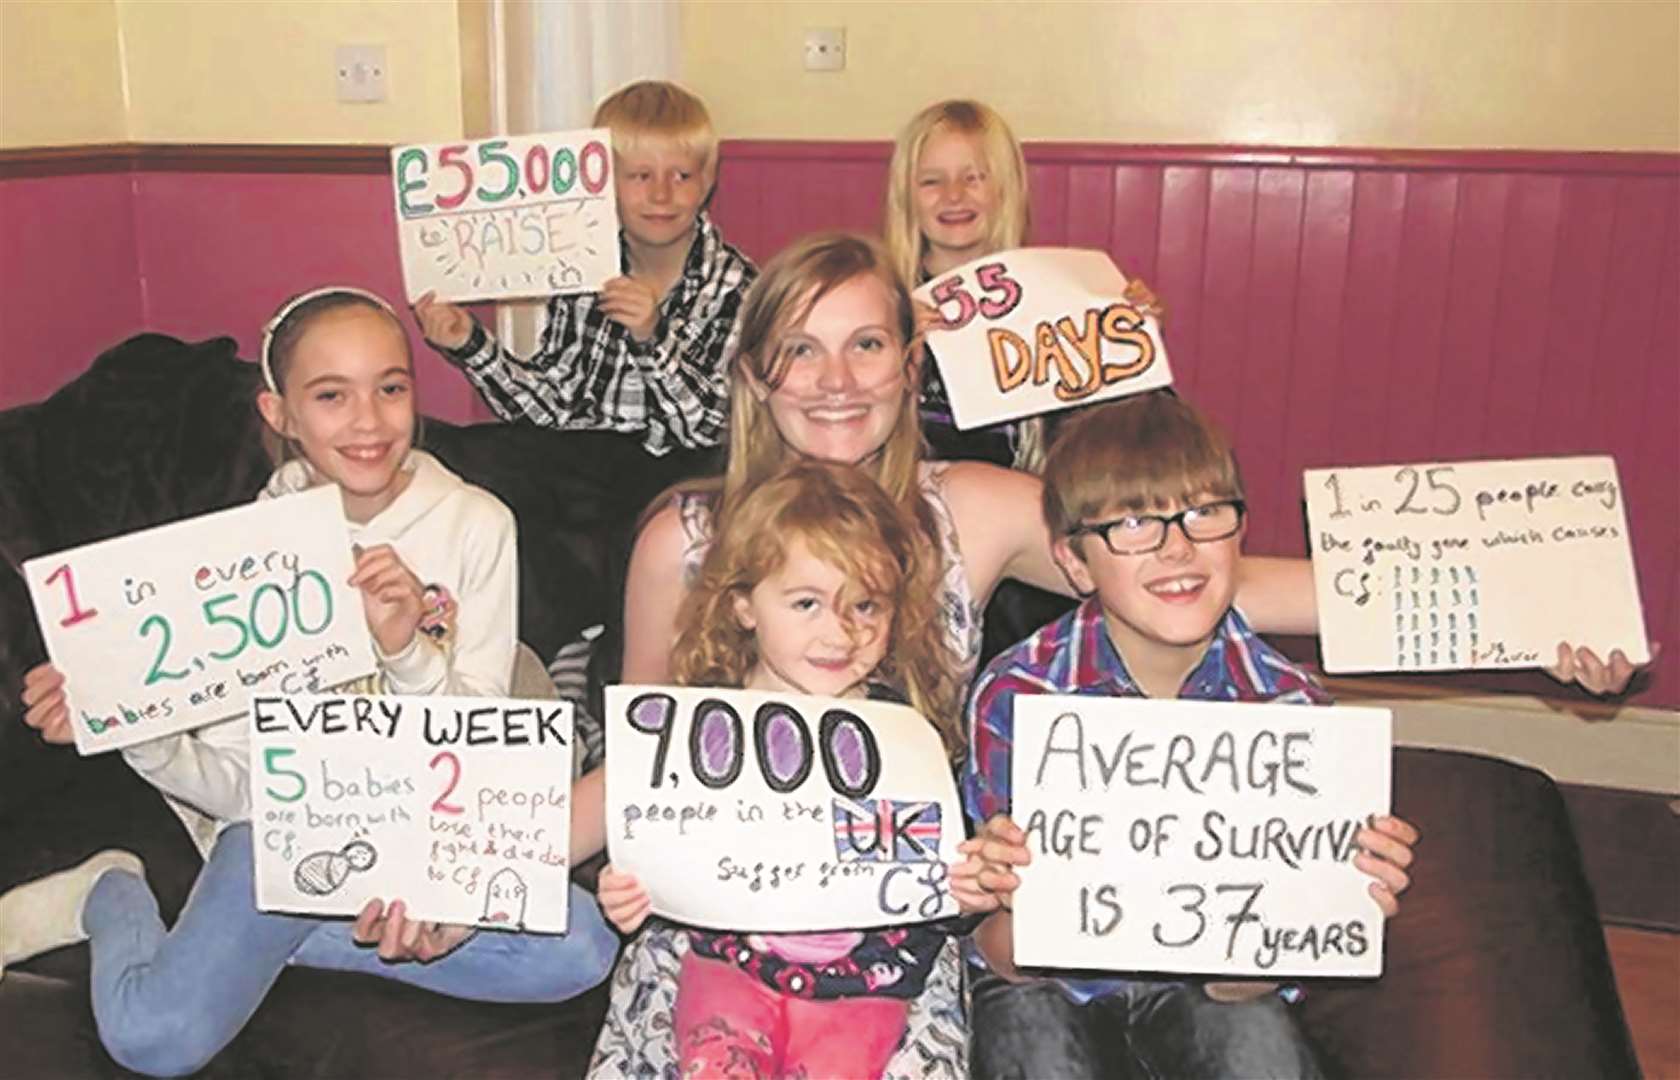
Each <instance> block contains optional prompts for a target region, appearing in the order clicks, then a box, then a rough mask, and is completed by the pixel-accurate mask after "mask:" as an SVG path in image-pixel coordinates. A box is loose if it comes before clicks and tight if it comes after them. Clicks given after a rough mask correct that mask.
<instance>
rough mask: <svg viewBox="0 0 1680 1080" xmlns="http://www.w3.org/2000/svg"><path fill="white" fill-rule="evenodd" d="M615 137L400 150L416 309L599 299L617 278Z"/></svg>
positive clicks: (407, 277)
mask: <svg viewBox="0 0 1680 1080" xmlns="http://www.w3.org/2000/svg"><path fill="white" fill-rule="evenodd" d="M612 169H613V160H612V143H611V136H610V134H609V133H608V132H607V131H606V130H605V129H589V130H584V131H560V132H551V133H549V134H546V135H521V136H501V137H498V138H494V139H480V140H478V141H477V142H459V143H432V144H429V145H426V146H398V147H394V148H393V149H392V150H391V182H392V186H393V190H392V194H393V196H394V198H395V199H396V204H397V239H398V244H399V246H400V247H401V249H402V264H403V281H404V282H405V284H406V286H407V289H408V297H409V299H410V300H413V299H417V298H418V297H419V296H421V295H422V294H423V293H426V292H434V293H436V294H437V296H438V298H439V299H440V300H494V299H509V298H516V297H522V296H552V295H554V294H556V293H578V292H590V291H593V290H596V289H599V288H600V287H601V284H602V283H603V282H605V281H606V280H607V279H608V278H611V277H613V276H615V275H616V274H617V273H618V268H619V262H618V203H617V201H616V198H615V196H614V194H613V173H612Z"/></svg>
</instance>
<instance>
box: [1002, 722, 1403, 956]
mask: <svg viewBox="0 0 1680 1080" xmlns="http://www.w3.org/2000/svg"><path fill="white" fill-rule="evenodd" d="M1014 735H1015V738H1014V748H1013V751H1012V754H1011V782H1012V792H1013V807H1012V810H1011V816H1012V818H1013V820H1014V821H1015V823H1016V824H1017V825H1019V826H1020V827H1021V828H1022V829H1023V830H1025V832H1026V834H1027V847H1028V849H1029V850H1030V851H1031V852H1032V862H1031V863H1030V864H1029V865H1027V866H1025V867H1022V868H1021V869H1020V871H1019V873H1020V877H1021V886H1020V888H1019V889H1018V890H1017V892H1016V893H1015V918H1014V928H1015V930H1014V933H1015V962H1016V963H1017V964H1020V965H1026V966H1039V967H1052V968H1074V969H1092V970H1107V971H1116V972H1140V971H1169V972H1182V973H1189V974H1206V975H1214V974H1218V975H1244V976H1254V977H1258V978H1275V977H1278V976H1296V975H1378V974H1381V972H1382V956H1383V915H1382V910H1381V908H1379V907H1378V906H1377V903H1376V901H1375V900H1374V899H1373V898H1372V897H1371V895H1370V893H1369V892H1368V886H1369V884H1370V882H1371V880H1372V879H1371V878H1369V877H1367V876H1366V875H1365V874H1364V873H1362V872H1361V871H1360V870H1358V869H1357V868H1356V867H1354V866H1353V865H1352V862H1351V860H1352V858H1353V856H1354V854H1355V853H1356V852H1357V851H1358V850H1359V849H1358V844H1357V841H1356V839H1355V837H1356V836H1357V834H1358V832H1359V830H1360V828H1361V827H1362V826H1363V825H1364V824H1365V822H1366V821H1367V819H1368V818H1369V817H1370V816H1372V815H1375V814H1386V813H1387V812H1388V809H1389V784H1390V768H1391V746H1392V741H1391V740H1392V724H1391V718H1390V714H1389V712H1388V710H1386V709H1367V708H1347V707H1341V706H1336V707H1309V706H1305V705H1285V704H1239V703H1233V702H1207V701H1152V700H1144V699H1137V698H1108V697H1091V696H1060V695H1042V696H1041V695H1022V696H1019V697H1017V698H1016V699H1015V726H1014Z"/></svg>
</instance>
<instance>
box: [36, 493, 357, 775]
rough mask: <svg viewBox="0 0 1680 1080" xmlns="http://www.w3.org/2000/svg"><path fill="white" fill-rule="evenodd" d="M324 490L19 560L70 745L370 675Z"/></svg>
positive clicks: (202, 720) (336, 522)
mask: <svg viewBox="0 0 1680 1080" xmlns="http://www.w3.org/2000/svg"><path fill="white" fill-rule="evenodd" d="M351 566H352V561H351V551H350V533H349V529H348V527H347V526H346V525H345V523H344V503H343V500H342V499H341V498H340V496H339V491H338V488H337V487H336V486H333V485H328V486H325V487H319V488H315V489H312V490H310V491H305V492H301V493H299V494H296V495H288V496H285V497H284V498H279V499H272V500H267V501H264V502H258V503H252V504H251V505H249V506H242V507H239V508H237V509H234V510H223V511H221V512H219V513H214V514H205V515H203V516H202V517H196V518H191V519H189V520H187V521H178V522H175V523H173V524H170V525H163V526H159V527H158V528H155V529H147V530H145V531H143V532H137V533H131V534H129V535H128V536H119V537H115V538H113V539H110V540H102V541H100V542H99V543H96V544H88V545H87V546H85V547H79V548H74V549H72V550H69V551H61V552H58V553H57V554H53V555H43V556H41V557H40V558H38V559H32V560H30V561H29V562H26V563H24V564H23V572H24V576H25V578H26V579H27V580H28V582H29V595H30V600H31V601H32V602H33V603H34V605H35V612H36V619H37V620H38V622H39V624H40V627H41V636H42V637H43V638H44V639H45V640H46V644H47V655H48V656H49V657H51V658H52V662H53V664H54V666H56V667H57V668H58V669H59V670H60V671H61V672H63V673H64V680H65V683H64V685H65V693H66V695H67V697H68V698H69V705H70V717H71V727H72V729H73V730H74V732H75V736H76V749H77V750H79V751H81V752H82V753H84V754H95V753H99V752H100V751H103V750H116V749H120V748H121V747H124V746H131V745H133V744H135V743H139V742H145V741H146V740H148V739H155V738H158V737H159V736H162V735H169V734H172V733H174V732H177V731H185V730H187V729H189V728H195V727H201V726H203V725H205V724H208V723H211V722H212V721H216V720H225V719H227V718H228V717H230V716H236V715H238V714H240V713H243V712H244V711H245V710H246V702H247V699H248V698H249V696H250V695H251V694H252V693H260V692H276V691H278V692H281V693H308V692H318V691H321V690H325V689H327V688H328V687H331V686H336V685H338V684H340V683H344V682H348V681H350V680H352V679H358V678H361V677H362V676H364V675H369V674H372V673H373V670H374V661H373V649H372V645H371V643H370V639H369V637H368V630H367V619H366V616H365V615H364V614H363V611H362V596H361V593H359V592H357V591H356V590H354V589H352V588H351V587H350V586H349V584H348V582H349V580H350V574H351Z"/></svg>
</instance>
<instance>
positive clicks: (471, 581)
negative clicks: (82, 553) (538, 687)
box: [123, 450, 519, 823]
mask: <svg viewBox="0 0 1680 1080" xmlns="http://www.w3.org/2000/svg"><path fill="white" fill-rule="evenodd" d="M403 468H404V469H408V470H410V471H411V472H412V473H413V475H414V478H413V479H412V480H411V481H409V484H408V486H407V487H406V488H404V489H403V492H402V494H400V495H398V496H397V497H396V499H395V500H393V501H392V503H391V505H390V506H387V507H386V508H385V509H384V510H382V511H380V512H379V513H378V514H377V515H375V516H374V518H373V520H371V521H369V522H367V523H366V524H363V525H357V524H356V523H354V522H351V523H350V541H351V543H353V544H357V545H360V546H361V547H364V548H367V547H372V546H373V545H375V544H390V545H391V547H393V548H394V549H396V552H397V555H398V556H399V557H401V559H402V561H403V562H404V564H406V565H407V566H408V568H409V569H410V570H412V571H414V574H415V576H416V577H418V578H419V579H420V581H421V582H422V583H423V584H426V585H441V586H443V587H444V588H445V589H448V590H449V593H450V595H451V596H453V597H454V598H455V603H456V609H457V610H456V621H455V629H454V633H453V634H452V635H451V641H450V645H449V648H448V649H447V650H445V649H444V648H443V647H440V646H439V645H438V644H437V643H436V642H434V641H433V640H432V639H431V638H430V637H428V636H426V635H425V634H420V633H416V634H415V635H414V638H413V640H412V641H410V642H409V644H408V647H407V648H406V649H404V650H403V651H402V652H400V653H398V654H397V655H395V656H386V655H384V654H383V653H382V652H380V650H379V646H378V644H377V643H375V645H374V654H375V656H377V657H378V660H379V667H380V680H379V681H380V689H381V690H382V691H383V692H385V693H391V694H454V695H460V696H463V697H506V696H507V694H508V688H509V684H510V682H511V680H512V677H513V661H514V652H515V649H516V648H517V647H518V633H519V631H518V627H519V558H518V552H517V548H516V543H517V541H516V537H517V532H516V529H515V527H514V520H513V514H512V512H510V511H509V510H508V508H507V507H506V506H504V505H503V504H502V502H501V501H500V500H499V499H497V498H496V497H495V496H494V495H492V494H490V493H489V492H488V491H485V490H484V489H483V488H478V487H474V486H472V485H471V484H468V483H467V482H466V481H464V480H462V479H461V478H460V477H458V476H456V475H455V474H454V473H452V472H450V471H449V470H448V469H446V468H445V467H444V466H443V464H442V463H441V462H439V461H438V460H437V459H436V458H434V457H432V456H431V455H430V454H428V453H426V452H425V451H423V450H414V451H412V452H410V453H409V455H408V458H407V460H406V461H404V462H403ZM321 482H322V481H321V480H320V479H319V478H318V477H317V476H316V475H315V473H314V470H312V469H311V468H310V467H309V466H308V464H307V463H305V462H303V461H301V460H297V461H289V462H287V463H286V464H285V465H282V466H281V467H280V468H279V469H278V470H276V471H275V473H274V475H273V476H271V477H270V478H269V481H268V485H267V486H266V487H265V488H264V489H263V492H262V494H261V495H259V496H258V498H259V499H272V498H275V497H277V496H280V495H290V494H292V493H294V492H298V491H303V490H305V489H306V488H310V487H314V486H315V485H316V484H319V483H321ZM249 748H250V725H249V722H248V720H247V718H246V717H245V716H243V715H241V716H236V717H234V718H232V719H230V720H223V721H218V722H217V723H214V724H209V725H206V726H205V727H201V728H197V729H195V730H193V731H187V732H182V733H179V734H176V735H166V736H164V737H162V738H159V739H153V740H151V741H149V742H144V743H140V744H138V745H135V746H131V747H128V748H127V749H125V750H124V751H123V757H124V758H126V759H127V761H128V763H129V765H130V766H131V767H132V768H133V769H134V771H135V772H138V773H139V774H140V775H141V776H144V777H145V778H146V779H147V780H150V781H151V782H152V784H154V785H155V786H156V787H157V788H158V789H159V790H160V791H162V792H163V793H164V794H165V795H168V796H170V797H171V798H172V799H174V800H179V801H180V802H182V803H185V804H187V805H188V806H189V807H191V808H192V809H194V810H197V811H199V812H201V813H204V814H208V815H210V816H211V817H213V818H216V819H219V820H220V821H221V822H224V823H226V822H232V821H244V820H246V819H247V818H249V817H250V816H251V784H250V759H249Z"/></svg>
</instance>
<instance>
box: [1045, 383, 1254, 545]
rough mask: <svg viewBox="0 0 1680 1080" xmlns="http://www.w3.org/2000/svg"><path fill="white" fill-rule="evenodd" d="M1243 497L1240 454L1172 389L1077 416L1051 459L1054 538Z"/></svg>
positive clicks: (1049, 514)
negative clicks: (1172, 507)
mask: <svg viewBox="0 0 1680 1080" xmlns="http://www.w3.org/2000/svg"><path fill="white" fill-rule="evenodd" d="M1208 496H1212V497H1213V498H1216V499H1240V498H1242V497H1243V486H1242V476H1241V474H1240V473H1239V472H1238V471H1237V459H1236V455H1234V454H1233V453H1232V452H1231V444H1230V443H1229V442H1227V441H1226V439H1225V436H1224V435H1223V434H1222V433H1221V432H1220V431H1219V429H1218V428H1216V427H1214V425H1213V424H1212V423H1211V422H1209V421H1208V419H1207V418H1206V417H1204V416H1203V415H1202V414H1201V413H1199V412H1197V411H1196V410H1195V409H1194V408H1193V407H1191V405H1190V404H1189V403H1188V402H1186V401H1184V400H1183V399H1182V398H1180V397H1178V396H1177V395H1176V394H1174V393H1173V392H1172V391H1170V390H1151V391H1149V392H1147V393H1142V394H1133V395H1131V396H1130V397H1124V398H1121V399H1119V400H1118V401H1111V402H1107V403H1106V404H1102V405H1096V406H1092V407H1091V408H1088V409H1086V410H1084V411H1083V412H1082V413H1081V414H1080V415H1079V416H1076V417H1075V418H1074V419H1073V420H1071V421H1069V422H1068V423H1067V424H1066V425H1065V426H1064V427H1063V428H1062V429H1061V431H1060V432H1058V433H1057V436H1056V441H1055V443H1054V445H1052V446H1051V448H1050V456H1049V459H1048V460H1047V461H1046V462H1045V464H1044V521H1045V524H1047V525H1049V526H1050V535H1051V537H1052V538H1060V537H1065V536H1067V535H1068V534H1069V533H1071V532H1072V531H1073V530H1074V529H1076V528H1078V527H1079V526H1080V525H1081V524H1085V523H1089V522H1093V521H1096V520H1098V519H1100V518H1102V517H1103V516H1105V515H1110V514H1114V513H1126V512H1131V511H1147V510H1159V509H1161V508H1163V507H1165V506H1168V505H1169V504H1171V503H1174V502H1189V501H1190V500H1192V499H1197V498H1206V497H1208Z"/></svg>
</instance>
